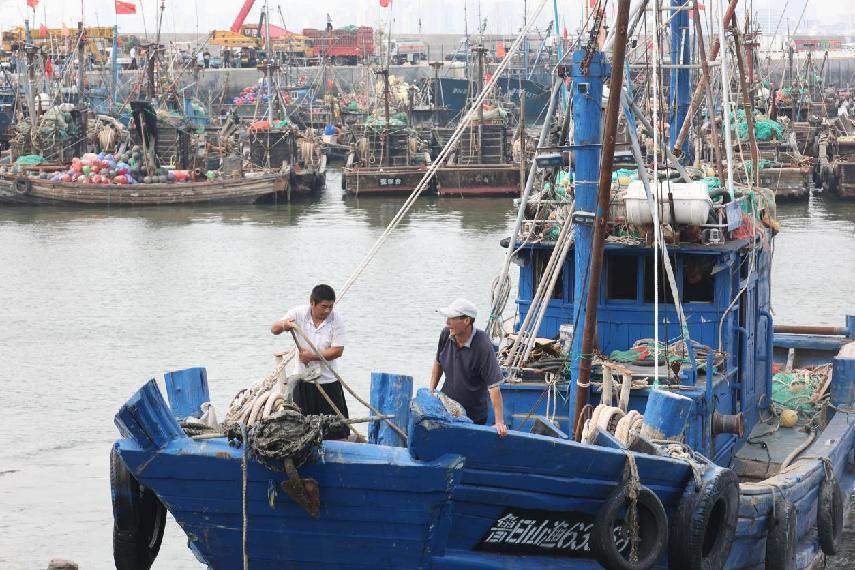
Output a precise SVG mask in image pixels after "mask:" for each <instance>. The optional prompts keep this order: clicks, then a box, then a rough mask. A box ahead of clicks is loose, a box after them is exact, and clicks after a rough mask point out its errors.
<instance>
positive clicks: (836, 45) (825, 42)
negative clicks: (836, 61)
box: [793, 35, 846, 51]
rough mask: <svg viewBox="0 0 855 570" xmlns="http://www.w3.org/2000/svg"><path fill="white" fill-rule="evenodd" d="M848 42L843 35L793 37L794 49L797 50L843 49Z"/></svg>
mask: <svg viewBox="0 0 855 570" xmlns="http://www.w3.org/2000/svg"><path fill="white" fill-rule="evenodd" d="M844 43H846V41H845V38H844V37H843V36H807V35H798V36H794V37H793V49H795V50H796V51H825V50H837V49H843V44H844Z"/></svg>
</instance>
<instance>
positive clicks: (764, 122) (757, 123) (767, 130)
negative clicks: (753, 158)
mask: <svg viewBox="0 0 855 570" xmlns="http://www.w3.org/2000/svg"><path fill="white" fill-rule="evenodd" d="M730 126H731V128H735V129H736V134H737V135H738V136H739V138H740V140H746V139H748V119H747V118H746V117H745V111H744V110H742V109H737V110H736V112H735V113H731V114H730ZM773 135H774V136H775V138H777V139H778V140H783V138H784V127H783V125H781V123H779V122H778V121H773V120H771V119H769V118H768V117H766V116H765V115H755V117H754V136H755V138H756V139H757V140H758V141H769V140H772V137H773Z"/></svg>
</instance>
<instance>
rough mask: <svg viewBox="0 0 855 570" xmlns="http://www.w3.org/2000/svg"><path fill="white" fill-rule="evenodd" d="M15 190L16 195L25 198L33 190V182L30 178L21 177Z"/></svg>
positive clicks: (16, 180) (15, 185)
mask: <svg viewBox="0 0 855 570" xmlns="http://www.w3.org/2000/svg"><path fill="white" fill-rule="evenodd" d="M13 188H14V189H15V193H17V194H20V195H21V196H25V195H27V194H29V193H30V190H32V189H33V181H32V180H30V178H29V177H28V176H19V177H17V178H16V179H15V184H14V185H13Z"/></svg>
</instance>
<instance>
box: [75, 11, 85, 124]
mask: <svg viewBox="0 0 855 570" xmlns="http://www.w3.org/2000/svg"><path fill="white" fill-rule="evenodd" d="M84 34H85V31H84V30H83V22H77V106H78V107H80V106H82V105H83V80H84V77H85V76H86V63H85V62H84V61H83V58H84V56H85V53H84V51H83V49H84V46H83V42H84V41H85V40H86V38H85V37H84Z"/></svg>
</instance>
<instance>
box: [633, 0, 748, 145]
mask: <svg viewBox="0 0 855 570" xmlns="http://www.w3.org/2000/svg"><path fill="white" fill-rule="evenodd" d="M738 2H739V0H730V4H729V5H728V7H727V11H726V12H725V13H724V18H722V22H725V23H726V22H729V21H730V19H731V18H732V17H733V14H734V13H736V4H737V3H738ZM720 48H721V41H720V40H715V41H714V42H713V46H712V49H711V50H710V57H709V61H715V58H716V57H718V51H719V49H720ZM722 59H724V58H722ZM703 94H704V86H703V83H698V85H697V86H696V87H695V92H694V93H693V94H692V100H691V102H690V103H689V108H688V110H687V111H686V114H687V115H688V116H692V115H694V114H695V109H696V108H697V107H698V105H700V103H701V97H703ZM636 113H637V112H636ZM688 135H689V125H688V124H684V125H683V128H682V129H680V134H679V135H677V140H676V141H674V144H672V145H671V147H672V148H675V149H676V148H680V147H681V146H683V143H684V142H685V140H686V137H687V136H688Z"/></svg>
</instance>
